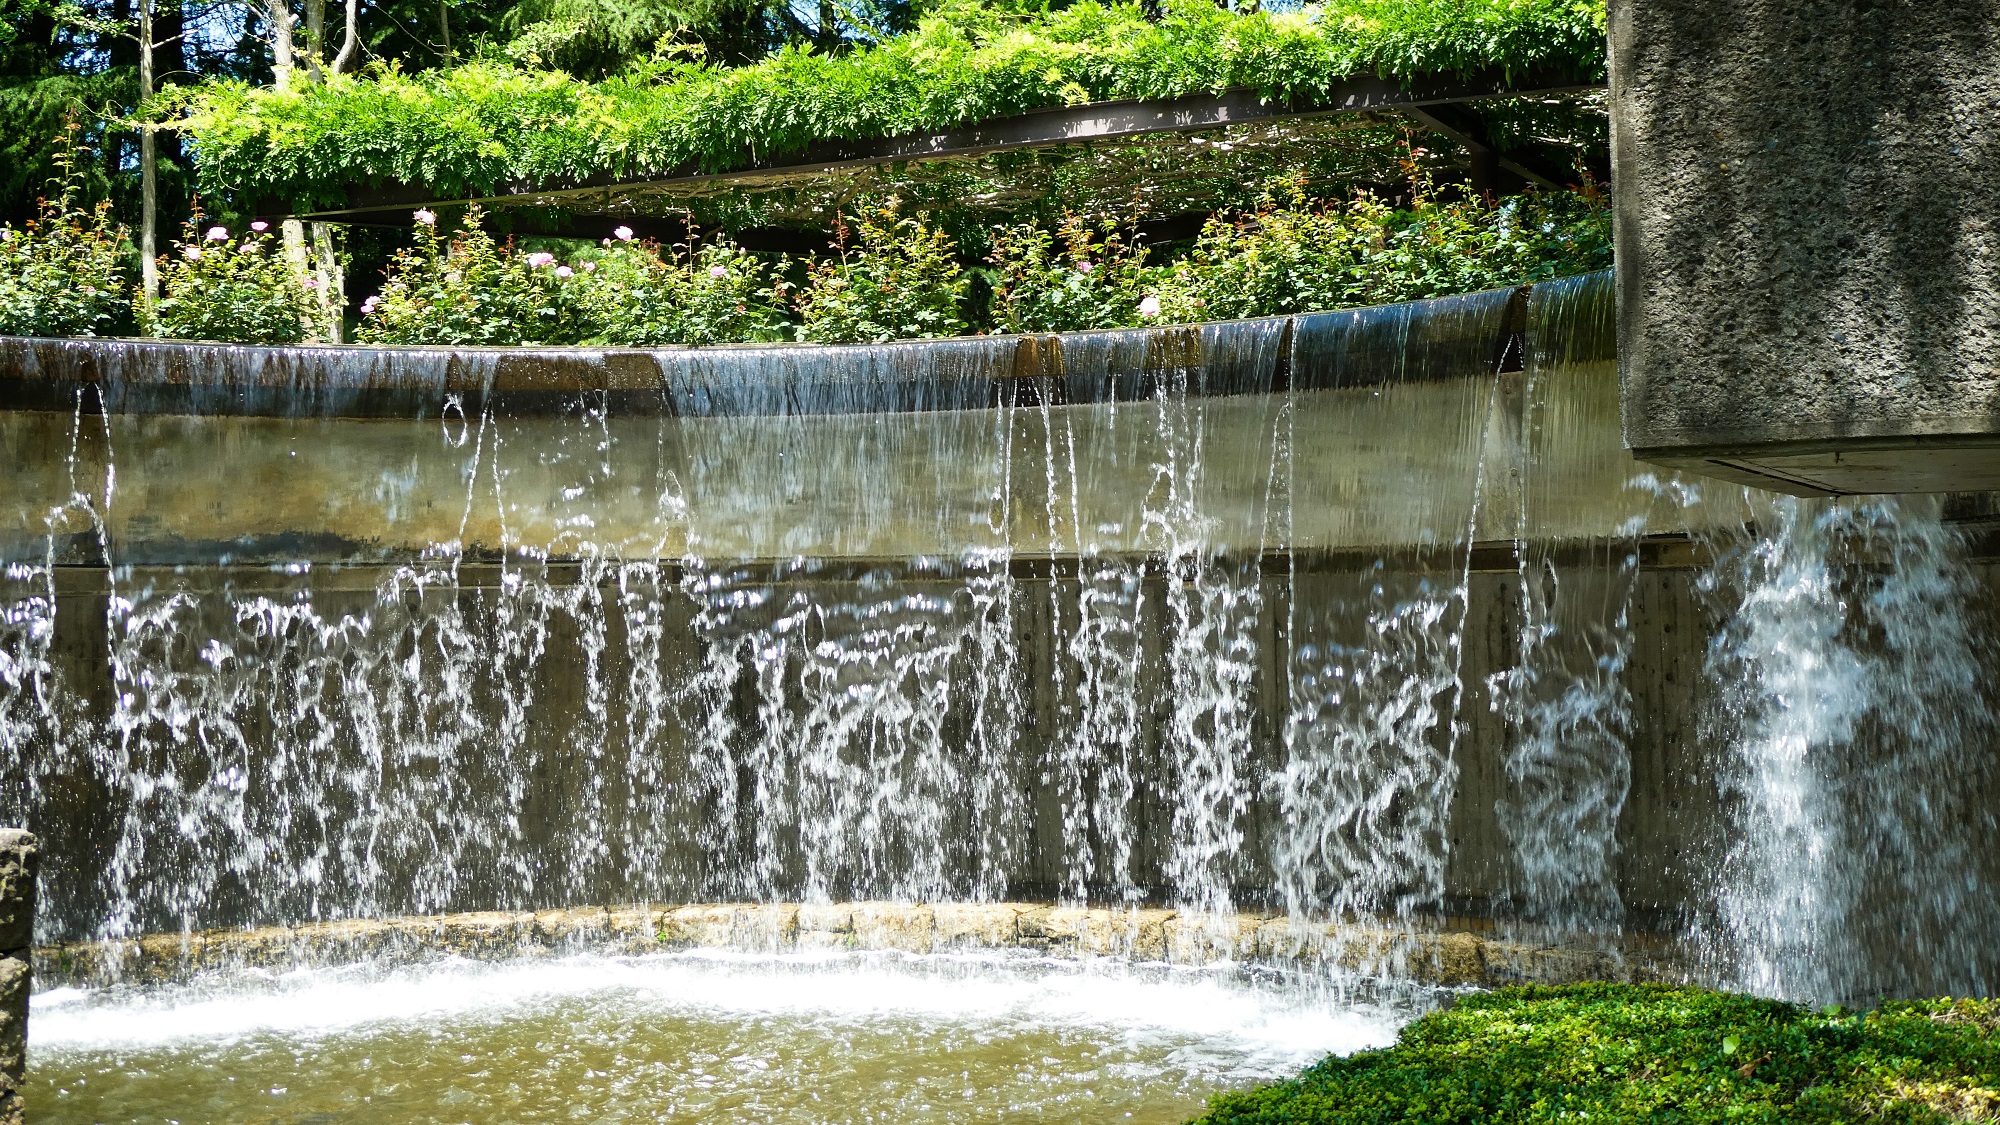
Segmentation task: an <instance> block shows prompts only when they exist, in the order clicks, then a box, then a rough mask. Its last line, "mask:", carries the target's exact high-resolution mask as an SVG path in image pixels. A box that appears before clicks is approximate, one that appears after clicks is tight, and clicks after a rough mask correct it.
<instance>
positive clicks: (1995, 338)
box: [1610, 0, 2000, 494]
mask: <svg viewBox="0 0 2000 1125" xmlns="http://www.w3.org/2000/svg"><path fill="white" fill-rule="evenodd" d="M1610 32H1611V64H1612V65H1611V72H1612V121H1613V127H1612V162H1613V176H1612V179H1613V187H1614V191H1615V194H1616V197H1617V213H1618V214H1617V218H1618V274H1619V277H1618V283H1619V321H1620V323H1619V341H1618V345H1619V359H1620V369H1621V382H1622V389H1623V397H1624V426H1625V439H1626V444H1627V445H1628V446H1630V447H1631V448H1632V450H1633V452H1634V453H1635V454H1637V455H1638V456H1639V457H1641V458H1642V459H1645V460H1649V461H1654V462H1657V463H1662V464H1667V465H1670V466H1674V467H1681V468H1692V469H1695V470H1698V471H1701V472H1705V473H1709V474H1712V475H1719V476H1724V477H1729V478H1732V479H1737V480H1744V481H1750V482H1754V483H1758V484H1761V485H1764V486H1766V487H1775V488H1777V489H1779V490H1782V491H1787V492H1793V493H1797V494H1825V493H1841V492H1924V491H1944V490H1968V489H1989V488H2000V2H1996V0H1953V2H1943V0H1612V5H1611V26H1610Z"/></svg>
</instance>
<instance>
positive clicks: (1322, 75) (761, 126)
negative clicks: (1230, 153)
mask: <svg viewBox="0 0 2000 1125" xmlns="http://www.w3.org/2000/svg"><path fill="white" fill-rule="evenodd" d="M1161 7H1162V8H1163V9H1164V14H1163V18H1161V19H1160V20H1158V21H1157V22H1154V21H1152V20H1149V19H1147V18H1146V15H1145V12H1144V11H1143V10H1142V6H1141V5H1140V4H1139V3H1136V2H1132V3H1124V2H1110V3H1107V2H1104V0H1079V2H1077V3H1074V4H1070V5H1067V6H1057V5H1048V6H1047V8H1045V9H1040V10H1035V9H1038V8H1040V6H1039V5H1025V4H1023V5H987V4H982V3H977V2H975V0H947V2H944V3H941V4H939V5H938V6H937V7H936V8H934V9H933V10H931V11H929V12H927V13H926V14H925V15H924V16H923V17H922V19H921V20H920V22H919V24H918V27H917V28H916V30H914V31H912V32H910V33H908V34H905V35H899V36H896V37H894V38H891V39H888V40H885V41H883V42H882V43H880V44H877V45H875V46H872V47H865V48H861V49H858V50H855V51H852V52H849V53H843V54H825V53H820V52H817V51H813V50H811V49H809V48H807V47H804V46H798V47H794V48H788V49H786V50H783V51H780V52H778V53H777V54H775V55H773V56H772V57H770V58H768V59H766V60H764V61H761V62H759V63H756V64H754V65H749V66H740V67H721V66H713V65H709V64H706V63H703V62H700V61H698V60H696V61H690V60H687V59H685V58H679V59H676V58H662V59H659V60H656V61H654V62H651V63H649V64H647V65H646V66H643V67H640V68H637V69H634V70H631V71H627V72H625V73H621V74H619V75H616V76H613V77H611V78H608V79H606V80H604V81H602V82H594V83H593V82H580V81H577V80H575V79H573V78H571V77H569V76H568V75H566V74H562V73H559V72H547V71H534V70H528V69H523V68H520V67H517V66H513V65H509V64H506V63H502V62H497V61H491V60H483V61H479V62H474V63H469V64H467V65H464V66H460V67H451V68H444V69H439V70H433V71H425V72H422V73H419V74H405V73H402V72H400V71H399V70H396V69H395V68H393V67H390V68H384V69H378V70H375V71H372V72H370V73H368V74H365V75H337V76H332V77H331V78H329V80H328V81H327V82H325V83H297V84H293V85H290V86H286V87H283V88H269V87H264V88H258V87H252V86H251V85H249V84H248V83H241V82H216V83H211V84H209V85H206V86H203V87H200V88H199V89H198V90H196V91H195V92H193V93H192V94H190V95H187V96H188V97H190V98H191V99H192V101H191V103H190V104H189V105H188V106H187V108H188V110H189V118H188V128H189V129H190V131H191V132H192V134H193V138H192V139H193V142H194V147H195V149H196V150H197V151H199V152H200V153H201V154H202V160H201V175H202V177H203V189H204V190H205V191H208V192H210V193H219V192H224V191H227V192H231V193H234V195H233V197H234V198H241V199H262V198H267V197H270V198H278V199H282V200H285V201H286V202H287V203H289V204H292V205H294V206H300V207H304V206H307V205H327V206H333V205H339V204H342V203H344V201H345V199H346V191H347V187H348V185H350V184H355V183H366V182H374V181H379V180H383V179H393V180H401V181H404V182H408V183H422V184H425V185H426V186H428V187H429V188H430V189H431V190H432V191H433V192H434V193H435V194H436V196H437V197H438V198H447V199H449V198H461V197H468V196H481V195H488V194H491V193H493V192H494V191H496V190H498V189H499V187H500V186H501V185H503V184H508V183H528V184H536V185H545V186H546V185H557V184H567V183H574V182H580V181H583V180H585V179H587V178H589V177H592V176H597V175H603V176H607V177H639V176H645V175H652V174H664V173H666V172H668V171H670V170H673V169H678V168H683V167H690V166H692V167H699V168H702V169H705V170H710V171H726V170H729V169H732V168H736V167H740V166H741V165H742V162H743V161H744V160H745V158H746V157H747V156H749V155H751V154H754V155H755V157H756V158H759V159H766V158H770V157H775V156H784V155H787V154H793V153H798V152H801V151H802V150H804V149H805V148H806V147H807V146H808V145H809V144H811V143H812V142H814V141H817V140H824V139H828V138H867V137H882V136H896V135H900V134H905V133H913V132H934V131H937V130H941V129H948V128H954V127H957V126H960V125H963V124H965V123H966V122H969V121H976V120H981V119H990V118H996V117H1004V116H1009V115H1012V114H1018V113H1023V112H1026V111H1028V110H1033V109H1042V108H1047V107H1051V106H1061V105H1068V104H1074V103H1077V102H1085V101H1093V100H1102V99H1112V98H1174V97H1181V96H1184V95H1188V94H1196V93H1202V92H1208V91H1216V90H1221V89H1225V88H1229V87H1250V88H1253V89H1255V90H1257V91H1258V92H1259V93H1261V94H1262V95H1264V96H1266V97H1271V98H1280V99H1282V98H1289V97H1293V96H1299V97H1305V96H1311V95H1315V94H1319V93H1322V92H1323V91H1325V90H1326V89H1327V88H1328V87H1329V86H1330V85H1331V84H1333V83H1335V82H1337V81H1339V80H1340V79H1342V78H1346V77H1349V76H1352V75H1375V74H1381V75H1385V76H1389V77H1397V78H1407V77H1411V76H1415V75H1420V74H1460V75H1469V74H1473V73H1476V72H1477V73H1484V72H1489V71H1493V70H1501V69H1504V70H1507V71H1509V72H1513V73H1525V72H1531V71H1534V72H1554V73H1560V74H1566V75H1572V76H1575V77H1577V78H1579V79H1596V78H1598V77H1601V76H1602V74H1603V73H1604V58H1605V48H1604V3H1603V0H1327V2H1325V3H1323V4H1316V5H1311V6H1309V7H1308V8H1306V9H1305V10H1302V11H1297V12H1288V13H1265V12H1257V13H1243V14H1239V13H1233V12H1229V11H1225V10H1223V9H1221V8H1219V7H1218V6H1217V5H1215V4H1214V3H1212V2H1211V0H1165V2H1164V3H1163V4H1162V5H1161Z"/></svg>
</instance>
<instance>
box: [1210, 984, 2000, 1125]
mask: <svg viewBox="0 0 2000 1125" xmlns="http://www.w3.org/2000/svg"><path fill="white" fill-rule="evenodd" d="M1996 1026H2000V1001H1993V1000H1949V999H1946V1000H1923V1001H1909V1002H1897V1003H1889V1004H1885V1005H1883V1006H1882V1007H1881V1008H1879V1009H1877V1010H1875V1011H1871V1012H1865V1013H1854V1012H1846V1011H1842V1010H1840V1009H1837V1008H1829V1009H1825V1010H1822V1011H1813V1010H1810V1009H1807V1008H1803V1007H1800V1006H1798V1005H1794V1004H1785V1003H1781V1002H1778V1001H1774V1000H1760V999H1756V998H1754V997H1748V996H1737V995H1732V994H1729V993H1721V992H1710V991H1706V990H1703V989H1696V988H1682V987H1674V986H1667V985H1619V984H1580V985H1561V986H1527V987H1520V988H1509V989H1503V990H1500V991H1498V992H1491V993H1483V994H1477V995H1472V996H1468V997H1465V998H1464V999H1462V1000H1460V1001H1459V1002H1458V1003H1457V1004H1456V1005H1454V1006H1453V1007H1451V1008H1449V1009H1447V1010H1444V1011H1438V1012H1433V1013H1431V1014H1430V1015H1427V1016H1425V1017H1424V1018H1422V1019H1420V1020H1417V1021H1416V1022H1414V1023H1412V1024H1410V1025H1409V1026H1408V1027H1407V1028H1405V1029H1404V1030H1403V1034H1402V1036H1401V1038H1400V1040H1399V1041H1398V1042H1397V1044H1396V1045H1395V1046H1394V1047H1391V1048H1388V1049H1386V1050H1380V1051H1368V1052H1363V1053H1361V1054H1356V1055H1352V1056H1349V1057H1346V1058H1329V1059H1327V1060H1326V1061H1324V1062H1322V1063H1320V1064H1318V1065H1317V1066H1314V1067H1312V1068H1311V1069H1309V1070H1307V1071H1306V1072H1305V1073H1303V1074H1301V1075H1300V1076H1299V1077H1298V1078H1296V1079H1293V1080H1291V1081H1287V1082H1280V1083H1277V1084H1275V1085H1272V1086H1266V1087H1262V1088H1260V1089H1255V1090H1248V1091H1241V1092H1236V1093H1229V1094H1223V1095H1221V1096H1219V1097H1217V1098H1216V1100H1215V1102H1214V1104H1213V1107H1212V1108H1211V1109H1210V1111H1209V1113H1208V1115H1207V1116H1205V1117H1203V1118H1201V1119H1200V1123H1199V1125H1251V1123H1256V1125H1278V1123H1280V1122H1283V1123H1287V1125H1307V1123H1310V1125H1334V1123H1338V1125H1364V1123H1367V1125H1374V1123H1377V1122H1382V1123H1387V1122H1423V1123H1425V1125H1430V1123H1445V1122H1466V1123H1472V1122H1478V1123H1481V1125H1503V1123H1504V1125H1513V1123H1521V1125H1526V1123H1530V1122H1536V1123H1539V1122H1555V1121H1565V1122H1583V1121H1588V1122H1619V1123H1622V1122H1640V1121H1644V1122H1786V1123H1793V1122H1801V1123H1818V1122H1857V1121H1866V1122H1911V1123H1917V1122H1966V1121H1994V1120H2000V1037H1996V1036H1995V1035H1994V1029H1995V1027H1996Z"/></svg>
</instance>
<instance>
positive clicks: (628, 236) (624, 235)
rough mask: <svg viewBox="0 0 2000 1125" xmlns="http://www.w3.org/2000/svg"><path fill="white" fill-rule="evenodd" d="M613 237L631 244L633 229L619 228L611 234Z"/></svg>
mask: <svg viewBox="0 0 2000 1125" xmlns="http://www.w3.org/2000/svg"><path fill="white" fill-rule="evenodd" d="M611 236H612V237H613V238H616V239H617V240H618V241H620V242H630V241H632V228H631V227H619V228H618V229H617V230H614V231H612V232H611Z"/></svg>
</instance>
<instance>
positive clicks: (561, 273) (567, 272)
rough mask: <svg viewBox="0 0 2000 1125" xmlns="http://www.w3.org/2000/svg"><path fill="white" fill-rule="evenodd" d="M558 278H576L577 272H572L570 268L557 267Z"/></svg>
mask: <svg viewBox="0 0 2000 1125" xmlns="http://www.w3.org/2000/svg"><path fill="white" fill-rule="evenodd" d="M556 276H557V277H575V276H576V271H575V270H572V269H570V268H569V267H568V266H557V267H556Z"/></svg>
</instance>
